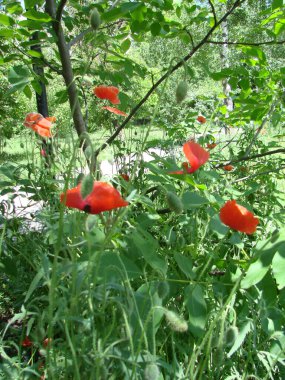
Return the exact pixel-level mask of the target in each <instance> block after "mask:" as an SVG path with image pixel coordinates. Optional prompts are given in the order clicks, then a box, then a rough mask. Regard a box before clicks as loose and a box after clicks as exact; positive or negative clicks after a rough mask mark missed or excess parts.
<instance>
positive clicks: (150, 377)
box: [144, 363, 160, 380]
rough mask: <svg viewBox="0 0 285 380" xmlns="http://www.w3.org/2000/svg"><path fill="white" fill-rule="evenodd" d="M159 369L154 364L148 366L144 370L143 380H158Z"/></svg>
mask: <svg viewBox="0 0 285 380" xmlns="http://www.w3.org/2000/svg"><path fill="white" fill-rule="evenodd" d="M159 375H160V373H159V369H158V366H157V365H156V364H155V363H151V364H148V365H147V366H146V367H145V370H144V380H158V378H159Z"/></svg>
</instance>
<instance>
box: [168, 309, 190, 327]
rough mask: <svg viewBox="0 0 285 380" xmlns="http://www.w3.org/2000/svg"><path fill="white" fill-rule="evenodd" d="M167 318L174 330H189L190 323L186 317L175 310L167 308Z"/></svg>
mask: <svg viewBox="0 0 285 380" xmlns="http://www.w3.org/2000/svg"><path fill="white" fill-rule="evenodd" d="M165 318H166V320H167V322H168V324H169V327H170V328H171V329H172V330H173V331H177V332H181V333H182V332H186V331H187V330H188V323H187V322H186V321H185V319H183V318H181V317H180V316H179V315H177V314H176V313H174V311H170V310H166V311H165Z"/></svg>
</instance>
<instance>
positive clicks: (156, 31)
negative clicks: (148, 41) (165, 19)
mask: <svg viewBox="0 0 285 380" xmlns="http://www.w3.org/2000/svg"><path fill="white" fill-rule="evenodd" d="M160 30H161V26H160V23H159V22H154V23H153V24H151V26H150V31H151V34H152V35H153V36H158V35H159V33H160Z"/></svg>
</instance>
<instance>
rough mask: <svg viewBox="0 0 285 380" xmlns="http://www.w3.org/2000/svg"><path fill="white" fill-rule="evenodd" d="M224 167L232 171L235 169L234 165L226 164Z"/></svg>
mask: <svg viewBox="0 0 285 380" xmlns="http://www.w3.org/2000/svg"><path fill="white" fill-rule="evenodd" d="M223 169H224V170H225V171H227V172H230V171H232V170H233V169H234V167H233V165H226V166H224V167H223Z"/></svg>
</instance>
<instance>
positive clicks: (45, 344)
mask: <svg viewBox="0 0 285 380" xmlns="http://www.w3.org/2000/svg"><path fill="white" fill-rule="evenodd" d="M51 342H52V339H51V338H46V339H45V340H44V341H43V346H44V347H45V348H46V347H47V346H49V345H50V344H51Z"/></svg>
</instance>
